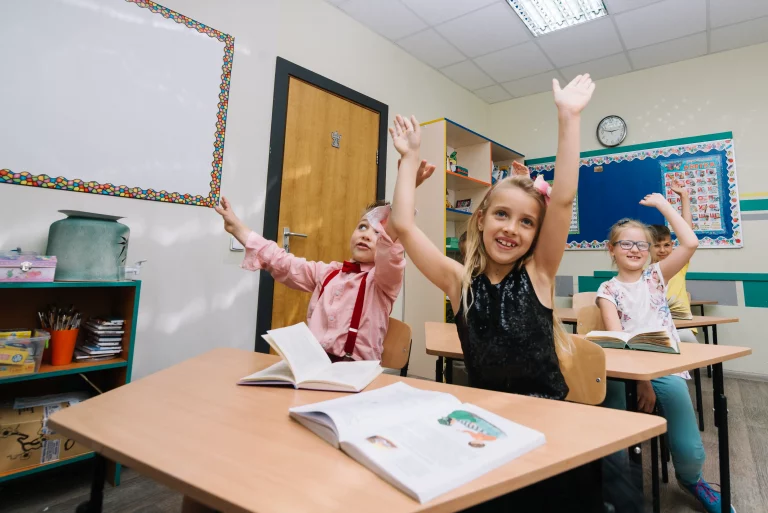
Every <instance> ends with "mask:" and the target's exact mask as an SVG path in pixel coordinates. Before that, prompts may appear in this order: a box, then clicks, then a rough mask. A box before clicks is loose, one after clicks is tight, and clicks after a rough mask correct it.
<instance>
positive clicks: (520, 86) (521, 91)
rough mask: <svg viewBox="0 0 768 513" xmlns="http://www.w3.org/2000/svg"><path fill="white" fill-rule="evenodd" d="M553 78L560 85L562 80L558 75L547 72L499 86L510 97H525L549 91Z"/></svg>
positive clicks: (553, 72)
mask: <svg viewBox="0 0 768 513" xmlns="http://www.w3.org/2000/svg"><path fill="white" fill-rule="evenodd" d="M553 78H556V79H557V80H559V81H560V82H561V85H562V78H561V77H560V74H559V73H558V72H557V71H548V72H547V73H542V74H541V75H535V76H532V77H527V78H521V79H520V80H514V81H512V82H504V83H503V84H501V86H502V87H503V88H504V89H506V90H507V92H509V93H510V94H511V95H512V96H516V97H520V96H527V95H529V94H536V93H541V92H544V91H551V90H552V79H553Z"/></svg>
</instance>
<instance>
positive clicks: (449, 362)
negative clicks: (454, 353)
mask: <svg viewBox="0 0 768 513" xmlns="http://www.w3.org/2000/svg"><path fill="white" fill-rule="evenodd" d="M445 382H446V383H448V384H449V385H450V384H452V383H453V358H446V359H445Z"/></svg>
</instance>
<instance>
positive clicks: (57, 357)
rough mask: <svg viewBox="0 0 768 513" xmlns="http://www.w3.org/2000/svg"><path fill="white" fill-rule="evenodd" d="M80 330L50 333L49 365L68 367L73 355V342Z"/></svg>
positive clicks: (75, 340)
mask: <svg viewBox="0 0 768 513" xmlns="http://www.w3.org/2000/svg"><path fill="white" fill-rule="evenodd" d="M79 331H80V330H54V331H51V365H69V364H70V363H72V356H73V355H74V354H75V342H77V333H78V332H79Z"/></svg>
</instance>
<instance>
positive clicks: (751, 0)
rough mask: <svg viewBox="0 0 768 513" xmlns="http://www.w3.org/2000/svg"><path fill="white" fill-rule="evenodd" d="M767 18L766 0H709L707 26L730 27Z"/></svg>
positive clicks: (767, 4)
mask: <svg viewBox="0 0 768 513" xmlns="http://www.w3.org/2000/svg"><path fill="white" fill-rule="evenodd" d="M762 16H768V1H766V0H735V1H734V0H709V26H710V27H712V28H715V27H722V26H723V25H731V24H733V23H738V22H740V21H747V20H754V19H755V18H760V17H762Z"/></svg>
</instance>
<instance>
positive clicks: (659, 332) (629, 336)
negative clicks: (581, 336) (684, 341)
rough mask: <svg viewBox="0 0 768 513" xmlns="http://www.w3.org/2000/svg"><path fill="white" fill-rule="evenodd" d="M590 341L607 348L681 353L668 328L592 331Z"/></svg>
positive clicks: (589, 334)
mask: <svg viewBox="0 0 768 513" xmlns="http://www.w3.org/2000/svg"><path fill="white" fill-rule="evenodd" d="M586 339H587V340H589V341H590V342H594V343H595V344H597V345H599V346H601V347H603V348H605V349H636V350H638V351H654V352H657V353H675V354H680V346H678V345H677V341H675V340H673V339H672V338H671V337H670V336H669V333H668V332H667V330H665V329H663V328H662V329H656V330H650V331H635V332H633V333H627V332H624V331H590V332H589V333H587V335H586Z"/></svg>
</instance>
